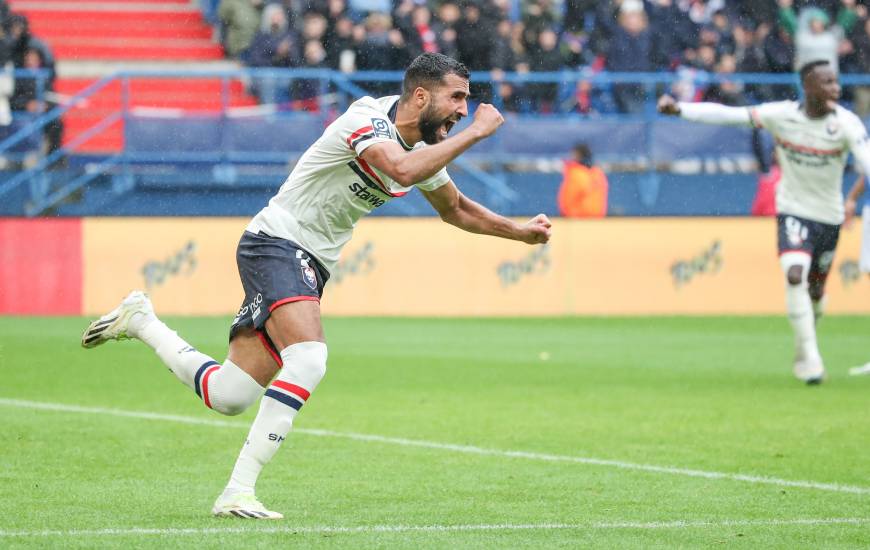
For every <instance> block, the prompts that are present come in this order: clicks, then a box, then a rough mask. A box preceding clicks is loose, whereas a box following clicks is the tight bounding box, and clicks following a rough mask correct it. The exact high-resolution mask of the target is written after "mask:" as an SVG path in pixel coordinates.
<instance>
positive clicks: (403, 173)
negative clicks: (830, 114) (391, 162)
mask: <svg viewBox="0 0 870 550" xmlns="http://www.w3.org/2000/svg"><path fill="white" fill-rule="evenodd" d="M390 177H391V178H392V179H393V181H395V182H396V183H398V184H399V185H401V186H402V187H411V186H412V185H414V184H415V183H417V177H416V174H414V173H413V172H412V171H411V170H410V169H408V167H406V166H403V165H397V166H396V167H395V169H394V173H393V174H390Z"/></svg>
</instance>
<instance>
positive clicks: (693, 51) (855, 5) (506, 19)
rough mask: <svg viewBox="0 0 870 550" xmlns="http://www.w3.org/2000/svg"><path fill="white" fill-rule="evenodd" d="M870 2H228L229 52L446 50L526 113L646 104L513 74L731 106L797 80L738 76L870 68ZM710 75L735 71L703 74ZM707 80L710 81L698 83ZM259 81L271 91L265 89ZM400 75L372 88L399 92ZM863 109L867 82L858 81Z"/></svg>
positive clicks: (303, 93)
mask: <svg viewBox="0 0 870 550" xmlns="http://www.w3.org/2000/svg"><path fill="white" fill-rule="evenodd" d="M868 2H870V0H811V1H806V0H562V1H559V0H267V1H266V2H265V3H264V0H220V5H219V8H218V15H219V18H220V27H221V37H222V42H223V44H224V47H225V49H226V52H227V55H228V56H229V57H232V58H235V59H238V60H240V61H241V62H243V63H245V64H247V65H249V66H252V67H274V68H288V67H304V68H329V69H336V70H340V71H344V72H350V71H354V70H389V71H400V70H403V69H404V68H405V66H406V65H407V63H408V62H409V61H410V60H411V59H413V58H414V57H415V56H417V55H418V54H420V53H422V52H441V53H444V54H447V55H450V56H452V57H455V58H456V59H459V60H460V61H462V62H463V63H465V65H467V66H468V68H469V69H470V70H472V71H489V72H490V73H491V75H492V77H493V78H492V81H493V84H492V85H490V84H488V83H478V84H476V85H475V87H474V89H473V90H472V92H473V93H474V94H475V96H476V97H477V99H480V100H483V101H488V100H492V98H493V96H495V97H497V99H498V102H499V104H500V107H501V108H502V109H504V110H506V111H518V112H527V111H535V112H544V113H546V112H553V111H559V112H569V111H574V112H581V113H592V112H602V113H606V112H623V113H633V112H637V111H639V110H640V109H642V108H643V105H644V98H645V90H644V88H643V87H641V86H639V85H637V84H620V85H614V86H612V87H603V88H602V87H599V86H593V85H591V84H590V83H588V82H584V81H581V82H580V83H579V84H577V85H576V86H574V85H573V84H572V86H571V88H570V89H567V90H566V89H565V87H564V86H560V85H559V84H558V83H526V84H524V85H520V84H517V83H509V82H506V81H504V80H503V79H502V78H501V75H503V74H504V73H506V72H517V73H528V72H554V71H562V70H572V71H573V70H578V69H585V70H586V71H589V72H597V71H602V70H606V71H614V72H661V71H672V72H675V73H677V74H678V75H685V78H679V79H678V80H679V81H680V84H679V85H678V86H677V87H676V89H675V90H672V91H673V92H674V93H676V94H677V95H678V96H680V97H681V98H682V99H704V100H711V101H719V102H722V103H727V104H734V105H739V104H744V103H747V102H756V101H766V100H774V99H782V98H784V97H788V96H789V95H790V94H792V93H793V92H794V90H793V87H791V86H774V85H752V86H744V85H742V84H741V83H739V82H736V81H734V82H732V81H729V80H728V79H727V75H728V74H731V73H745V72H748V73H791V72H793V71H795V70H796V69H797V68H798V67H800V66H801V65H802V64H803V63H805V62H807V61H811V60H816V59H827V60H829V61H830V62H831V63H832V65H834V67H837V68H838V69H839V71H840V72H841V73H870V19H868V7H867V4H868ZM704 75H725V76H726V77H725V78H720V79H719V81H718V82H716V83H713V82H711V83H708V84H703V82H704V81H705V79H704V78H703V77H704ZM699 82H701V83H702V84H699ZM262 88H266V89H265V90H264V89H262ZM396 88H397V85H396V84H395V83H393V84H391V85H388V86H386V87H385V89H374V90H371V88H370V90H371V91H372V92H373V93H381V92H384V93H389V92H390V91H395V90H396ZM258 93H259V94H260V95H261V99H262V100H264V101H268V102H282V101H302V102H305V101H310V100H312V98H315V97H316V96H317V95H318V94H319V93H322V90H320V88H319V86H318V85H315V84H312V83H311V82H295V83H293V84H292V85H288V86H283V85H279V86H278V87H277V89H275V86H260V89H258ZM846 99H847V100H849V101H854V104H855V109H856V110H858V111H859V113H861V114H862V115H866V114H867V113H868V111H870V92H868V91H867V90H864V89H856V90H854V92H852V91H850V95H849V96H848V97H847V98H846Z"/></svg>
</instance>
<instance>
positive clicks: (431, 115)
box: [82, 54, 550, 519]
mask: <svg viewBox="0 0 870 550" xmlns="http://www.w3.org/2000/svg"><path fill="white" fill-rule="evenodd" d="M468 76H469V75H468V70H467V69H466V68H465V66H464V65H462V64H461V63H459V62H457V61H455V60H453V59H451V58H449V57H447V56H444V55H440V54H423V55H421V56H420V57H418V58H417V59H415V60H414V61H413V62H412V63H411V65H410V67H409V68H408V70H407V71H406V73H405V77H404V81H403V84H402V89H403V93H402V95H401V96H390V97H383V98H380V99H374V98H371V97H364V98H362V99H360V100H358V101H356V102H354V103H353V104H352V105H351V106H350V107H349V108H348V110H347V111H346V112H345V113H344V114H343V115H342V116H340V117H339V118H338V119H336V120H335V122H333V123H332V124H331V125H330V126H329V127H328V128H327V129H326V130H325V131H324V133H323V135H322V136H321V137H320V138H319V139H318V140H317V141H316V142H315V143H314V144H313V145H312V146H311V147H309V148H308V150H307V151H306V152H305V154H303V155H302V157H301V158H300V160H299V162H298V163H297V164H296V166H295V167H294V168H293V171H292V172H291V173H290V175H289V176H288V178H287V180H286V181H285V182H284V185H282V186H281V189H280V190H279V191H278V193H277V194H276V195H275V196H274V197H272V199H271V200H270V201H269V204H268V206H266V207H265V208H264V209H263V210H261V211H260V212H259V213H258V214H257V215H256V216H255V217H254V219H253V220H251V222H250V224H249V225H248V227H247V229H246V231H245V233H244V234H243V236H242V238H241V240H240V242H239V246H238V249H237V254H236V260H237V263H238V268H239V274H240V276H241V279H242V286H243V287H244V291H245V299H244V301H243V303H242V307H241V309H240V310H239V313H238V315H237V316H236V318H235V320H234V321H233V325H232V328H231V330H230V346H229V353H228V356H227V359H226V360H225V361H224V362H223V364H219V363H217V362H216V361H214V360H213V359H212V358H211V357H208V356H207V355H205V354H203V353H200V352H198V351H197V350H196V349H194V348H193V347H191V346H190V345H189V344H188V343H187V342H185V341H184V340H182V339H181V338H180V337H179V336H178V335H177V334H176V333H175V332H173V331H172V330H171V329H169V328H168V327H167V326H166V325H165V324H163V323H162V322H161V321H160V320H158V319H157V317H156V316H155V315H154V312H153V309H152V307H151V303H150V301H149V300H148V298H147V297H146V296H145V295H144V294H142V293H141V292H133V293H131V294H130V295H129V296H128V297H127V298H126V299H125V300H124V302H122V304H121V305H120V306H119V307H118V308H117V309H115V310H114V311H112V312H111V313H109V314H107V315H105V316H103V317H101V318H100V319H98V320H96V321H94V322H93V323H91V325H90V326H89V327H88V329H87V330H86V331H85V333H84V335H83V336H82V345H83V346H85V347H94V346H97V345H99V344H102V343H103V342H106V341H108V340H111V339H123V338H130V337H132V338H138V339H140V340H142V341H143V342H145V343H146V344H148V345H149V346H150V347H151V348H153V349H154V350H155V351H156V352H157V355H158V356H159V357H160V358H161V359H162V360H163V362H164V363H165V364H166V365H167V366H168V367H169V369H170V370H171V371H172V372H173V373H174V374H175V375H176V376H177V377H178V378H179V379H180V380H181V381H182V382H183V383H184V384H186V385H187V386H188V387H190V388H191V389H193V390H194V391H195V392H196V394H197V395H198V396H200V397H201V398H202V400H203V402H204V403H205V404H206V406H208V407H210V408H212V409H214V410H217V411H218V412H221V413H223V414H238V413H240V412H242V411H243V410H245V409H246V408H247V407H248V406H249V405H250V404H251V403H253V402H254V401H255V400H256V399H257V398H258V397H260V395H263V392H264V391H265V396H264V397H263V399H262V400H261V402H260V410H259V412H258V413H257V417H256V419H255V420H254V423H253V425H252V426H251V429H250V432H249V434H248V437H247V440H246V442H245V444H244V446H243V447H242V450H241V453H240V454H239V458H238V460H237V461H236V465H235V467H234V469H233V472H232V475H231V476H230V481H229V483H228V484H227V487H226V489H225V490H224V492H223V493H222V494H221V495H220V497H218V499H217V501H216V502H215V504H214V507H213V509H212V512H213V513H214V514H215V515H218V516H234V517H240V518H252V519H260V518H268V519H275V518H281V517H283V516H282V515H281V514H279V513H277V512H273V511H271V510H268V509H266V507H265V506H263V505H262V504H261V503H260V502H259V501H258V500H257V499H256V497H255V496H254V486H255V483H256V481H257V477H258V476H259V474H260V471H261V470H262V468H263V466H264V465H265V464H266V463H268V462H269V461H270V460H271V458H272V456H273V455H274V454H275V452H276V451H277V449H278V447H279V446H280V444H281V442H282V441H283V440H284V438H285V437H286V436H287V434H288V433H289V431H290V428H291V426H292V423H293V419H294V417H295V416H296V413H297V412H298V411H299V409H300V408H301V407H302V405H303V404H304V403H305V402H306V400H307V399H308V398H309V396H310V394H311V392H313V391H314V389H315V387H317V384H318V383H319V382H320V380H321V379H322V378H323V376H324V374H325V373H326V359H327V351H326V344H325V338H324V334H323V327H322V325H321V320H320V298H321V296H322V293H323V287H324V285H325V283H326V280H327V279H328V277H329V274H330V272H331V271H333V269H334V268H335V265H336V263H337V262H338V259H339V254H340V252H341V249H342V247H343V246H344V245H345V244H346V243H347V242H348V240H350V237H351V234H352V232H353V227H354V225H355V223H356V222H357V220H359V219H360V218H361V217H362V216H364V215H365V214H368V213H369V212H371V211H372V210H374V209H376V208H378V207H380V206H382V205H383V204H385V203H386V202H387V201H389V200H392V199H394V198H397V197H401V196H402V195H404V194H406V193H407V192H408V191H410V189H409V188H410V187H413V186H416V187H419V188H420V189H421V191H423V193H424V195H425V196H426V198H427V199H428V200H429V202H430V203H431V204H432V206H433V207H434V208H435V210H436V211H437V212H438V214H439V215H440V216H441V218H442V219H443V220H444V221H446V222H447V223H450V224H453V225H455V226H457V227H459V228H460V229H464V230H465V231H469V232H472V233H481V234H485V235H494V236H498V237H503V238H507V239H514V240H518V241H523V242H526V243H529V244H537V243H545V242H547V241H548V240H549V238H550V222H549V220H548V219H547V217H546V216H544V215H543V214H540V215H538V216H536V217H535V218H533V219H532V220H531V221H529V222H528V223H526V224H519V223H516V222H514V221H512V220H509V219H507V218H505V217H502V216H499V215H497V214H494V213H493V212H490V211H489V210H487V209H486V208H484V207H483V206H481V205H479V204H477V203H476V202H474V201H472V200H470V199H468V198H466V197H465V196H464V195H463V194H462V193H460V192H459V190H458V189H457V188H456V186H455V185H454V184H453V182H452V181H451V179H450V177H449V175H448V174H447V171H446V169H445V166H446V165H447V164H448V163H449V162H450V161H452V160H453V159H454V158H456V157H457V156H458V155H459V154H461V153H462V152H463V151H465V150H466V149H468V148H469V147H471V146H472V145H474V144H475V143H477V142H478V141H480V140H482V139H484V138H486V137H488V136H490V135H491V134H493V133H494V132H495V131H496V129H497V128H498V127H499V126H500V125H501V124H502V122H503V121H504V119H503V118H502V117H501V115H500V114H499V112H498V111H497V110H496V109H495V108H494V107H493V106H491V105H487V104H482V105H480V106H479V107H478V108H477V111H476V112H475V113H474V121H473V122H472V123H471V125H470V126H468V127H467V128H466V129H465V130H463V131H462V132H459V133H458V134H456V135H455V136H453V137H451V138H450V139H446V138H447V135H448V133H449V132H450V130H451V129H452V128H453V126H454V125H455V124H456V123H457V122H458V121H459V120H460V119H461V118H462V117H465V116H467V115H468V105H467V102H466V100H467V98H468V92H469V81H468ZM420 290H421V292H425V291H426V289H425V288H421V289H420ZM276 375H277V376H276Z"/></svg>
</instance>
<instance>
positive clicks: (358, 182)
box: [247, 96, 450, 272]
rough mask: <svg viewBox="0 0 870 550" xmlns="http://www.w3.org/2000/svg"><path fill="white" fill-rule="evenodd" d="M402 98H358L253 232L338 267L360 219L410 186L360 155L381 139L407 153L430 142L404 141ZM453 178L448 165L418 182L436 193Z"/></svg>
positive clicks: (293, 174) (298, 167)
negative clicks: (399, 124) (398, 122)
mask: <svg viewBox="0 0 870 550" xmlns="http://www.w3.org/2000/svg"><path fill="white" fill-rule="evenodd" d="M398 102H399V96H388V97H382V98H379V99H374V98H372V97H363V98H362V99H359V100H357V101H355V102H354V103H353V104H352V105H351V106H350V107H349V108H348V109H347V111H346V112H345V113H344V114H343V115H341V116H340V117H338V118H337V119H336V120H335V121H334V122H333V123H332V124H330V125H329V127H327V128H326V130H325V131H324V132H323V135H322V136H320V138H319V139H318V140H317V141H315V142H314V144H313V145H311V147H309V148H308V150H307V151H305V153H304V154H303V155H302V157H301V158H300V159H299V162H298V163H297V164H296V166H295V167H294V168H293V171H292V172H290V175H289V176H287V180H286V181H285V182H284V185H282V186H281V189H279V190H278V193H277V194H276V195H275V196H274V197H272V199H271V200H269V204H268V205H267V206H266V207H265V208H263V209H262V210H261V211H260V212H259V213H258V214H257V215H256V216H254V218H253V219H252V220H251V222H250V223H249V224H248V227H247V230H248V231H251V232H252V233H258V232H260V231H262V232H264V233H266V234H267V235H271V236H273V237H280V238H282V239H288V240H290V241H293V242H295V243H297V244H299V245H300V246H301V247H302V248H304V249H305V250H307V251H308V252H309V253H311V254H312V255H313V256H314V257H315V258H317V259H318V260H319V261H320V262H321V263H322V264H323V265H324V267H326V269H327V270H328V271H330V272H332V271H334V268H335V265H336V264H337V263H338V259H339V255H340V254H341V249H342V247H343V246H344V245H345V244H346V243H347V242H348V241H349V240H350V237H351V234H352V233H353V228H354V225H356V222H357V220H359V219H360V218H361V217H363V216H365V215H366V214H368V213H369V212H371V211H372V210H374V209H375V208H378V207H380V206H383V205H384V204H385V203H386V202H387V201H389V200H392V199H393V198H396V197H401V196H403V195H405V194H406V193H407V192H408V191H409V190H410V188H407V187H402V186H401V185H400V184H398V183H396V182H395V181H393V180H392V179H390V177H389V176H387V175H386V174H384V173H382V172H381V171H379V170H378V169H377V168H375V167H374V166H371V165H369V164H368V163H367V162H366V161H364V160H363V159H362V158H360V155H361V154H362V152H363V151H365V150H366V149H367V148H369V147H371V146H372V145H374V144H376V143H383V142H387V141H396V142H398V143H399V144H400V145H401V146H402V147H404V148H405V150H407V151H410V150H412V149H416V148H419V147H425V146H426V144H425V143H423V142H419V143H417V144H415V145H414V146H413V147H411V146H409V145H408V144H406V143H405V142H404V141H403V140H402V137H401V136H400V135H399V133H398V131H397V130H396V126H395V124H394V122H395V117H396V109H397V108H398ZM448 181H450V176H449V175H448V174H447V170H446V169H445V168H442V169H441V170H440V171H439V172H438V173H436V174H435V175H434V176H432V177H430V178H429V179H427V180H425V181H421V182H419V183H417V184H416V185H415V186H416V187H419V188H421V189H424V190H426V191H433V190H435V189H437V188H438V187H441V186H442V185H444V184H446V183H447V182H448Z"/></svg>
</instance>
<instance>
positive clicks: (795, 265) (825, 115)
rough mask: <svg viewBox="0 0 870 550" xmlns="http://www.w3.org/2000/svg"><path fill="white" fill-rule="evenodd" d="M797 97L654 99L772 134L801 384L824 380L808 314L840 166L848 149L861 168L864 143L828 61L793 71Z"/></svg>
mask: <svg viewBox="0 0 870 550" xmlns="http://www.w3.org/2000/svg"><path fill="white" fill-rule="evenodd" d="M800 77H801V84H802V87H803V92H804V101H803V103H798V102H796V101H781V102H776V103H764V104H761V105H757V106H754V107H749V108H745V107H726V106H724V105H717V104H713V103H683V102H677V101H675V100H674V99H673V98H671V97H670V96H667V95H665V96H662V97H661V98H660V99H659V105H658V108H659V112H661V113H663V114H666V115H672V116H680V117H682V118H684V119H686V120H692V121H696V122H705V123H710V124H731V125H745V126H754V127H756V128H765V129H767V130H768V131H769V132H770V133H771V134H773V137H774V139H775V141H776V150H777V156H778V158H779V161H780V165H781V167H782V180H781V182H780V185H779V187H778V188H777V192H776V211H777V226H778V246H779V259H780V265H781V267H782V271H783V274H784V275H785V278H786V283H787V284H786V307H787V310H788V318H789V321H790V322H791V325H792V328H793V330H794V333H795V360H794V374H795V376H796V377H797V378H799V379H800V380H803V381H805V382H807V383H808V384H817V383H820V382H822V381H823V380H824V377H825V367H824V363H823V361H822V357H821V354H820V353H819V348H818V344H817V342H816V330H815V321H816V320H817V319H818V318H819V316H821V314H822V310H823V307H824V292H825V281H826V279H827V276H828V273H829V271H830V268H831V263H832V262H833V259H834V251H835V249H836V246H837V240H838V238H839V231H840V225H841V224H842V223H843V219H844V205H843V192H842V185H843V170H844V168H845V165H846V160H847V158H848V155H849V152H850V151H851V152H852V154H853V155H854V156H855V160H856V163H857V164H858V165H859V166H860V167H863V170H864V172H865V173H868V172H867V170H868V169H870V142H868V138H867V131H866V129H865V128H864V124H863V123H862V122H861V119H859V118H858V117H857V116H856V115H855V114H854V113H852V112H850V111H849V110H847V109H844V108H843V107H841V106H839V105H837V103H836V102H837V100H838V99H839V97H840V84H839V82H838V81H837V75H836V74H835V73H834V71H833V70H832V69H831V67H830V64H829V63H828V62H827V61H813V62H811V63H807V64H806V65H804V67H803V68H801V70H800Z"/></svg>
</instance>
